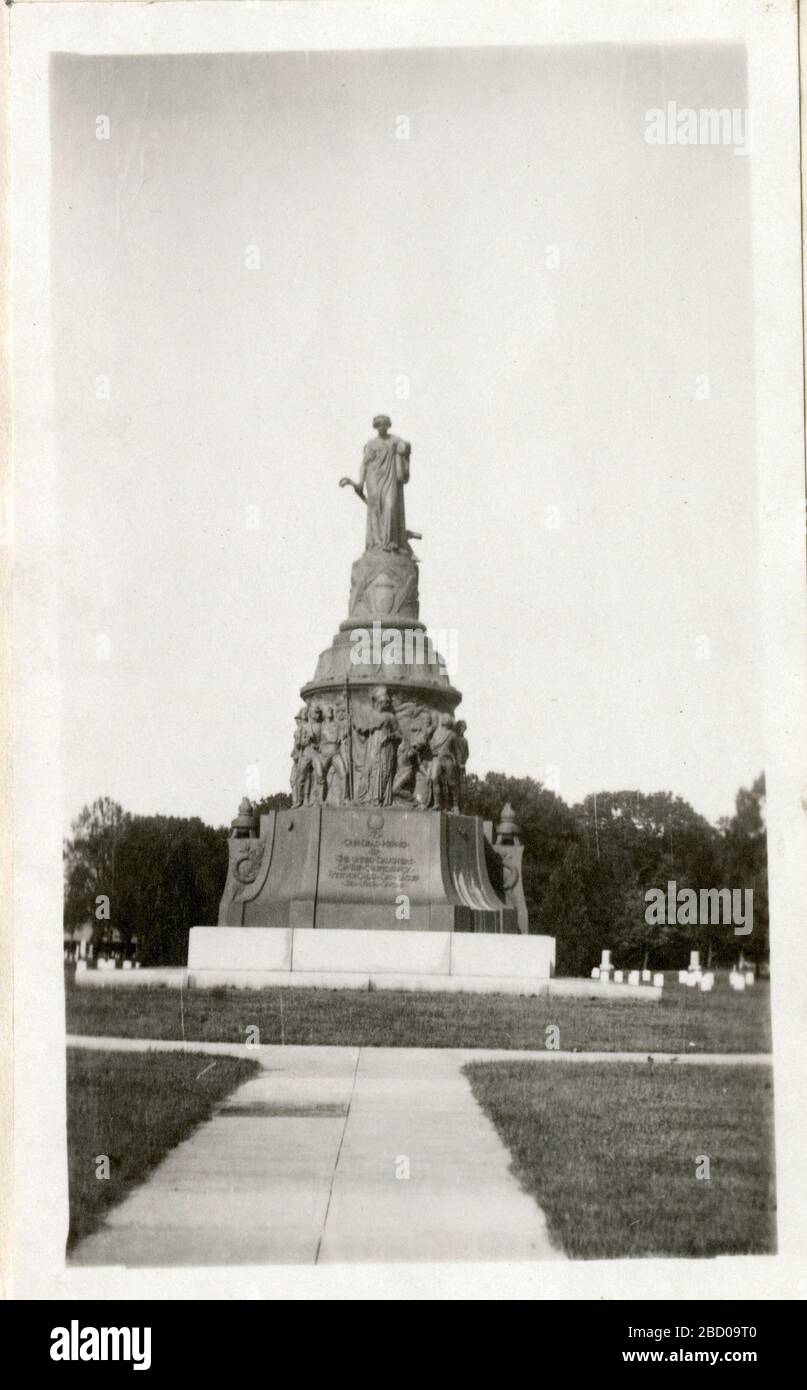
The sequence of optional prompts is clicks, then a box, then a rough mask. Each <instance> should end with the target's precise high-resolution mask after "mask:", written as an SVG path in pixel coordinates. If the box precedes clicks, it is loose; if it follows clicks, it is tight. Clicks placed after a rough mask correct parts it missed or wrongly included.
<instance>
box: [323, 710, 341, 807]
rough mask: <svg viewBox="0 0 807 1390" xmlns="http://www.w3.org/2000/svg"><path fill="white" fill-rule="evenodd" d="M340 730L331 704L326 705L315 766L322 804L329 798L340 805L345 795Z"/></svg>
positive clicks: (335, 804) (334, 803)
mask: <svg viewBox="0 0 807 1390" xmlns="http://www.w3.org/2000/svg"><path fill="white" fill-rule="evenodd" d="M341 742H342V731H341V728H340V725H339V723H338V721H337V720H336V719H335V718H334V711H333V705H328V706H326V709H325V717H324V719H323V721H322V725H321V727H320V742H319V759H318V762H317V766H316V778H317V789H318V793H319V800H320V802H321V803H322V805H324V804H325V801H326V800H329V801H330V803H331V805H332V806H341V805H342V802H343V801H344V795H345V764H344V763H343V761H342V754H341V751H340V747H341Z"/></svg>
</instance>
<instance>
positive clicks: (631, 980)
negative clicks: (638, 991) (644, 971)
mask: <svg viewBox="0 0 807 1390" xmlns="http://www.w3.org/2000/svg"><path fill="white" fill-rule="evenodd" d="M640 978H641V977H640V975H639V971H638V970H631V971H630V972H629V974H628V984H629V985H638V983H639V980H640Z"/></svg>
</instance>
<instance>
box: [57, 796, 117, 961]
mask: <svg viewBox="0 0 807 1390" xmlns="http://www.w3.org/2000/svg"><path fill="white" fill-rule="evenodd" d="M130 821H131V818H130V816H129V815H128V814H127V813H126V811H124V810H123V807H122V806H119V805H118V803H117V802H116V801H112V800H111V798H110V797H108V796H102V797H99V798H98V800H97V801H94V802H93V803H92V805H91V806H84V807H83V808H82V810H81V812H80V813H79V815H78V816H77V817H76V819H75V820H74V821H73V822H72V825H71V827H70V828H71V830H72V832H73V833H72V838H71V839H69V840H65V842H64V852H63V859H64V873H65V901H64V920H65V925H66V926H68V927H78V926H81V925H82V924H83V923H84V922H87V921H93V922H95V923H97V924H98V926H97V931H96V935H99V934H100V935H103V932H104V930H105V927H104V923H105V922H106V921H107V920H108V919H107V918H106V917H105V915H104V905H103V904H99V903H98V902H97V901H96V900H97V899H98V898H101V897H103V898H107V899H108V900H109V905H110V913H111V909H112V904H113V903H114V901H115V899H116V896H117V884H118V855H119V851H120V846H121V843H122V841H123V839H124V838H125V836H126V833H127V831H128V828H129V825H130ZM99 913H100V916H99V915H98V914H99Z"/></svg>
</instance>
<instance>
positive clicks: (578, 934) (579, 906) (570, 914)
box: [538, 844, 599, 975]
mask: <svg viewBox="0 0 807 1390" xmlns="http://www.w3.org/2000/svg"><path fill="white" fill-rule="evenodd" d="M538 930H539V931H540V932H543V933H544V934H545V935H546V936H554V937H555V943H556V944H555V957H556V959H555V969H556V970H557V973H558V974H559V975H583V974H588V972H589V971H590V969H591V962H592V961H593V960H595V959H599V942H598V940H597V939H596V928H595V927H594V925H593V924H592V922H591V919H590V918H589V914H588V906H587V902H586V885H585V874H584V863H583V853H582V849H581V847H580V845H579V844H571V845H570V846H569V848H568V849H567V851H566V853H565V855H564V857H563V859H562V860H561V862H560V864H558V865H557V867H556V868H555V869H553V871H552V873H551V875H550V877H549V882H548V883H547V886H546V891H545V892H544V894H543V897H542V900H541V908H540V912H539V913H538Z"/></svg>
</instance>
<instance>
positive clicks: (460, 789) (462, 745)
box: [456, 719, 471, 811]
mask: <svg viewBox="0 0 807 1390" xmlns="http://www.w3.org/2000/svg"><path fill="white" fill-rule="evenodd" d="M467 728H468V725H467V724H466V722H465V720H464V719H458V720H457V727H456V734H457V744H456V758H457V791H456V798H457V808H458V810H460V811H461V810H462V808H463V805H464V804H465V768H466V766H467V763H468V758H469V757H470V752H471V750H470V748H469V747H468V740H467V738H466V737H465V730H466V729H467Z"/></svg>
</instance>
